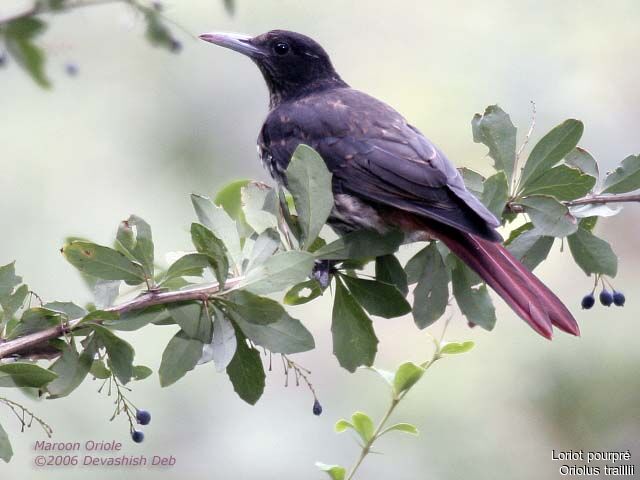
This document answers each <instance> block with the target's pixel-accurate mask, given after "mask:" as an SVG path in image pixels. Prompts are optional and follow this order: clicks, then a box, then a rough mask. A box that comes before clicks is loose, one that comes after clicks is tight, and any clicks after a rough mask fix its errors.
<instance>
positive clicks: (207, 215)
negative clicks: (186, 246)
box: [191, 194, 242, 268]
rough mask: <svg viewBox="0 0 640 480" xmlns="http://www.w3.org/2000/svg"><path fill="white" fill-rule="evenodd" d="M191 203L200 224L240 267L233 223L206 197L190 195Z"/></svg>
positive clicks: (240, 253) (236, 234) (221, 209)
mask: <svg viewBox="0 0 640 480" xmlns="http://www.w3.org/2000/svg"><path fill="white" fill-rule="evenodd" d="M191 202H192V203H193V208H194V209H195V211H196V215H197V216H198V219H199V220H200V223H201V224H203V225H204V226H205V227H207V228H208V229H209V230H211V231H212V232H213V234H214V235H215V236H216V237H217V238H219V239H220V240H222V242H223V243H224V245H225V247H226V248H227V252H229V257H230V260H231V261H232V263H233V264H235V265H236V266H237V267H238V268H240V266H241V265H242V248H241V246H240V237H239V236H238V230H237V228H236V224H235V222H234V221H233V220H232V219H231V217H229V215H228V214H227V212H225V211H224V209H223V208H221V207H217V206H216V205H214V204H213V202H212V201H211V200H210V199H209V198H208V197H204V196H201V195H195V194H192V195H191Z"/></svg>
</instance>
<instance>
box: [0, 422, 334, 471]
mask: <svg viewBox="0 0 640 480" xmlns="http://www.w3.org/2000/svg"><path fill="white" fill-rule="evenodd" d="M11 457H13V449H12V448H11V442H10V441H9V436H8V435H7V432H5V430H4V428H2V425H1V424H0V459H2V460H3V461H5V462H6V463H9V462H10V461H11ZM332 478H338V477H332ZM343 479H344V474H343V475H342V478H340V480H343Z"/></svg>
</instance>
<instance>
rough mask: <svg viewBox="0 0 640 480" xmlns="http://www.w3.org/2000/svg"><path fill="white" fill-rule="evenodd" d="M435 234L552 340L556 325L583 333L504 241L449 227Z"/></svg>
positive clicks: (520, 313)
mask: <svg viewBox="0 0 640 480" xmlns="http://www.w3.org/2000/svg"><path fill="white" fill-rule="evenodd" d="M434 233H435V234H436V236H437V237H438V238H439V239H440V240H442V241H443V242H444V244H445V245H446V246H447V247H449V249H450V250H451V251H452V252H453V253H455V254H456V255H457V256H458V257H459V258H460V259H461V260H462V261H463V262H464V263H466V264H467V265H468V266H469V267H471V268H472V269H473V270H474V271H475V272H476V273H477V274H478V275H480V277H481V278H482V279H483V280H484V281H485V282H487V284H488V285H489V286H490V287H491V288H493V289H494V290H495V291H496V292H497V293H498V295H500V296H501V297H502V298H503V299H504V301H505V302H507V304H509V306H510V307H511V308H512V309H513V310H514V311H515V312H516V313H517V314H518V315H519V316H520V317H522V318H523V319H524V320H525V321H526V322H527V323H528V324H529V325H531V327H532V328H533V329H534V330H535V331H536V332H538V333H539V334H540V335H542V336H544V337H546V338H548V339H551V336H552V331H553V327H552V325H555V326H556V327H558V328H559V329H560V330H563V331H565V332H567V333H570V334H572V335H580V330H579V328H578V323H577V322H576V320H575V318H573V315H571V312H569V310H568V309H567V307H565V306H564V304H563V303H562V302H561V301H560V299H559V298H558V297H557V296H556V295H555V294H554V293H553V292H552V291H551V290H549V288H548V287H547V286H546V285H545V284H544V283H542V282H541V281H540V280H539V279H538V277H536V276H535V275H534V274H533V273H531V272H530V271H529V270H528V269H527V267H525V266H524V265H523V264H522V263H520V262H519V261H518V260H516V258H515V257H514V256H513V255H511V253H509V251H508V250H507V249H506V248H504V247H503V246H502V245H501V244H499V243H492V242H490V241H487V240H483V239H480V238H477V237H474V236H472V235H469V234H467V233H463V232H460V231H454V230H452V229H448V228H445V229H438V231H437V232H434Z"/></svg>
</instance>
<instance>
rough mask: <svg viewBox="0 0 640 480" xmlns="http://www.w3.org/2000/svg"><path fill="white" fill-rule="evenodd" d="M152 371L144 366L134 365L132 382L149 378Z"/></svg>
mask: <svg viewBox="0 0 640 480" xmlns="http://www.w3.org/2000/svg"><path fill="white" fill-rule="evenodd" d="M152 373H153V370H151V369H150V368H149V367H146V366H144V365H136V366H134V367H133V379H134V380H144V379H145V378H149V377H150V376H151V374H152Z"/></svg>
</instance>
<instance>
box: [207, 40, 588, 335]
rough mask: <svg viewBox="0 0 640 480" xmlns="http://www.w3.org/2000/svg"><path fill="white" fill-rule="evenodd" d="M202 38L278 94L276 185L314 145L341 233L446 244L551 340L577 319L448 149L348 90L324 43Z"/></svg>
mask: <svg viewBox="0 0 640 480" xmlns="http://www.w3.org/2000/svg"><path fill="white" fill-rule="evenodd" d="M200 38H201V39H202V40H204V41H206V42H209V43H213V44H215V45H218V46H221V47H225V48H227V49H230V50H233V51H235V52H238V53H241V54H243V55H245V56H247V57H249V58H250V59H251V60H252V61H253V62H254V63H255V64H256V65H257V67H258V69H259V70H260V72H261V73H262V76H263V77H264V80H265V82H266V84H267V88H268V92H269V113H268V115H267V117H266V120H265V121H264V124H263V125H262V128H261V130H260V133H259V136H258V154H259V157H260V159H261V161H262V163H263V165H264V166H265V168H266V169H267V170H268V172H269V173H270V175H271V176H272V177H273V178H274V179H275V180H276V182H277V183H279V184H281V185H285V186H286V178H285V171H286V169H287V166H288V164H289V161H290V159H291V157H292V154H293V152H294V151H295V149H296V148H297V147H298V146H299V145H301V144H305V145H308V146H310V147H312V148H313V149H315V150H316V151H317V152H318V153H319V154H320V156H321V157H322V158H323V160H324V162H325V164H326V166H327V168H328V170H329V171H330V172H331V173H332V191H333V196H334V206H333V209H332V211H331V213H330V215H329V218H328V221H327V223H328V224H329V225H330V226H331V227H332V228H333V230H335V231H336V232H337V233H338V234H339V235H344V234H346V233H349V232H352V231H356V230H361V229H373V230H376V231H378V232H386V231H388V230H390V229H400V230H402V231H403V232H404V233H405V235H406V236H407V238H409V239H413V240H420V239H423V240H424V239H437V240H440V241H442V242H443V243H444V244H445V245H446V246H447V247H448V248H449V249H450V251H451V252H453V253H454V254H455V255H456V256H457V257H458V258H459V259H460V260H461V261H462V262H464V263H465V264H466V265H468V266H469V267H470V268H471V269H472V270H474V271H475V272H476V273H477V274H478V275H479V276H480V278H482V280H483V281H484V282H486V284H487V285H489V286H490V287H491V288H493V290H494V291H495V292H496V293H497V294H498V295H500V296H501V297H502V298H503V299H504V300H505V302H506V303H507V304H508V305H509V306H510V307H511V308H512V309H513V310H514V312H515V313H516V314H517V315H518V316H520V317H521V318H522V319H524V320H525V321H526V322H527V323H528V324H529V325H530V326H531V327H532V328H533V329H534V330H535V331H536V332H538V333H539V334H540V335H542V336H543V337H545V338H547V339H551V337H552V335H553V327H554V326H555V327H557V328H559V329H560V330H562V331H564V332H567V333H569V334H572V335H576V336H578V335H579V334H580V331H579V327H578V324H577V322H576V320H575V319H574V317H573V316H572V314H571V312H570V311H569V310H568V309H567V307H566V306H565V305H564V304H563V303H562V301H561V300H560V299H559V298H558V297H557V296H556V295H555V294H554V293H553V292H552V291H551V290H550V289H549V288H548V287H547V286H546V285H545V284H544V283H543V282H542V281H540V280H539V279H538V278H537V277H536V276H535V275H534V274H533V273H531V272H530V271H529V270H528V269H527V268H526V267H525V266H524V265H523V264H522V263H520V262H519V261H518V260H517V259H516V258H515V257H514V256H513V255H512V254H511V253H509V251H508V250H507V249H506V248H505V247H504V246H503V245H502V243H501V241H502V237H501V236H500V234H499V233H498V232H497V231H496V229H497V228H498V227H499V226H500V221H499V220H498V219H497V218H496V217H495V216H494V215H493V214H492V213H491V212H490V211H489V210H488V209H487V208H486V207H485V206H484V205H483V204H482V202H480V201H479V200H478V198H476V197H475V196H474V195H473V194H472V193H471V192H469V191H468V190H467V189H466V188H465V184H464V181H463V179H462V177H461V175H460V173H459V171H458V170H457V168H456V167H455V166H454V164H453V163H452V162H451V161H450V160H449V159H448V158H447V157H446V156H445V154H444V153H443V152H442V151H441V150H440V149H439V148H438V147H436V145H435V144H434V143H433V142H431V141H430V140H429V139H427V137H425V136H424V135H423V134H422V133H421V132H420V131H419V130H418V129H417V128H415V127H414V126H413V125H411V124H410V123H409V122H408V121H407V120H406V119H405V118H404V117H403V116H402V115H401V114H400V113H399V112H397V111H396V110H395V109H393V108H392V107H391V106H389V105H387V104H386V103H384V102H382V101H380V100H378V99H376V98H374V97H372V96H370V95H368V94H366V93H364V92H361V91H359V90H356V89H354V88H352V87H351V86H349V85H348V84H347V83H346V82H345V81H344V80H343V79H342V78H341V77H340V75H339V74H338V73H337V72H336V69H335V68H334V66H333V63H332V61H331V59H330V57H329V55H328V53H327V52H326V51H325V49H324V48H323V47H322V46H321V45H320V44H319V43H318V42H316V41H315V40H313V39H311V38H310V37H308V36H306V35H303V34H300V33H296V32H291V31H286V30H271V31H269V32H266V33H264V34H261V35H257V36H251V35H244V34H237V33H221V32H215V33H205V34H203V35H200Z"/></svg>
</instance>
